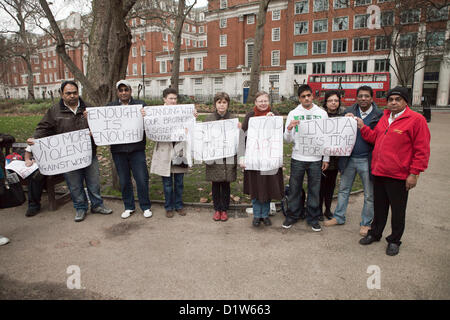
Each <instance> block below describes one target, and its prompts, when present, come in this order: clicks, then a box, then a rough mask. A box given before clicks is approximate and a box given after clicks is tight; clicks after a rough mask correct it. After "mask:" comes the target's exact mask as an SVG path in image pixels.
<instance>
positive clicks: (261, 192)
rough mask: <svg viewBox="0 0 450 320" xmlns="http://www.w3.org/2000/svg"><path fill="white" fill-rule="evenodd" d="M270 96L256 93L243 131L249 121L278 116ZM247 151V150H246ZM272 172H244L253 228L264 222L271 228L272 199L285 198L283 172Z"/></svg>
mask: <svg viewBox="0 0 450 320" xmlns="http://www.w3.org/2000/svg"><path fill="white" fill-rule="evenodd" d="M269 101H270V100H269V94H268V93H267V92H264V91H260V92H258V93H256V96H255V107H254V108H253V110H252V111H250V112H249V113H247V115H246V116H245V119H244V123H243V124H242V130H244V132H247V130H248V128H249V126H248V124H249V120H250V118H252V117H263V116H274V115H278V113H277V112H273V111H271V109H270V104H269ZM244 149H245V148H244ZM239 162H240V165H241V167H245V165H244V157H240V161H239ZM270 173H272V172H262V171H257V170H245V171H244V193H245V194H249V195H250V197H251V199H252V207H253V226H254V227H258V226H259V225H260V224H261V221H263V223H264V225H266V226H270V225H271V224H272V222H271V221H270V219H269V212H270V201H271V200H272V199H277V200H281V199H282V198H283V196H284V182H283V172H282V169H281V168H278V170H276V172H275V173H274V174H270Z"/></svg>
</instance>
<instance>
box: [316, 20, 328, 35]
mask: <svg viewBox="0 0 450 320" xmlns="http://www.w3.org/2000/svg"><path fill="white" fill-rule="evenodd" d="M313 25H314V28H313V32H314V33H318V32H327V31H328V19H322V20H314V22H313Z"/></svg>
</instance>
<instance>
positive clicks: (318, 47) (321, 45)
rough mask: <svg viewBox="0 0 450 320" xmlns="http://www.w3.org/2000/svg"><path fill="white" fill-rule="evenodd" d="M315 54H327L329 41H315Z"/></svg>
mask: <svg viewBox="0 0 450 320" xmlns="http://www.w3.org/2000/svg"><path fill="white" fill-rule="evenodd" d="M312 53H313V54H326V53H327V41H326V40H321V41H313V51H312Z"/></svg>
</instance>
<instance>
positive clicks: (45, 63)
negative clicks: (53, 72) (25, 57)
mask: <svg viewBox="0 0 450 320" xmlns="http://www.w3.org/2000/svg"><path fill="white" fill-rule="evenodd" d="M15 68H16V66H14V67H13V71H14V72H16V70H15ZM44 69H47V61H44Z"/></svg>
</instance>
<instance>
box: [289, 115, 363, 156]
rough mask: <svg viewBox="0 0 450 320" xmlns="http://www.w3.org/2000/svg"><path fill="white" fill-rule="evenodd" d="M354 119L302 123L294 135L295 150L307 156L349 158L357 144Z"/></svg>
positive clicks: (338, 118)
mask: <svg viewBox="0 0 450 320" xmlns="http://www.w3.org/2000/svg"><path fill="white" fill-rule="evenodd" d="M356 133H357V126H356V120H355V119H353V118H352V117H336V118H328V119H318V120H309V121H300V124H299V126H298V132H296V133H295V135H294V140H295V150H296V151H298V152H299V153H300V154H302V155H305V156H321V155H325V156H349V155H350V154H351V153H352V150H353V147H354V146H355V142H356Z"/></svg>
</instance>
